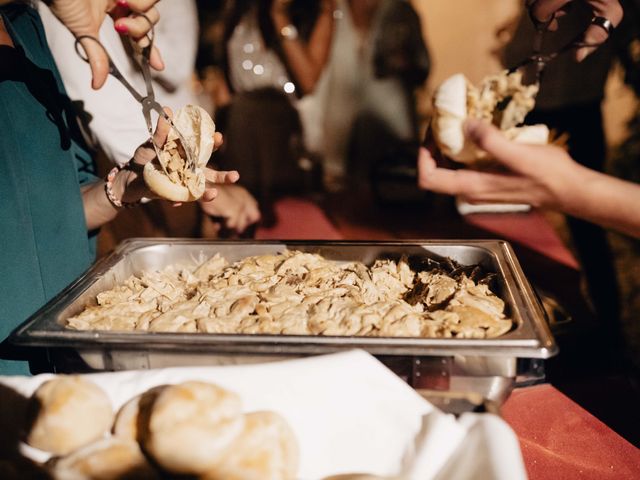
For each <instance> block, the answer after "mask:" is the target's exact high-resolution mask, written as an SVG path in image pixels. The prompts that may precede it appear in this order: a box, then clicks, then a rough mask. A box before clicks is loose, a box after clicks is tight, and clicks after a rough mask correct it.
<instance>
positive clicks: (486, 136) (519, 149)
mask: <svg viewBox="0 0 640 480" xmlns="http://www.w3.org/2000/svg"><path fill="white" fill-rule="evenodd" d="M464 130H465V135H466V136H467V138H469V139H470V140H471V141H472V142H473V143H475V144H476V145H477V146H478V147H480V148H481V149H482V150H484V151H485V152H487V153H488V154H489V156H490V157H491V158H493V159H495V160H497V161H498V162H499V163H501V164H502V165H504V166H506V167H507V168H509V169H511V170H514V171H517V172H523V171H528V170H529V167H530V163H531V162H532V161H535V159H534V158H532V154H533V153H534V152H532V149H531V147H532V146H531V145H526V144H523V143H516V142H513V141H511V140H508V139H507V138H506V137H505V136H504V135H503V134H502V132H500V130H498V129H497V128H496V127H495V126H493V125H491V124H490V123H488V122H485V121H482V120H478V119H470V120H467V121H466V122H465V124H464Z"/></svg>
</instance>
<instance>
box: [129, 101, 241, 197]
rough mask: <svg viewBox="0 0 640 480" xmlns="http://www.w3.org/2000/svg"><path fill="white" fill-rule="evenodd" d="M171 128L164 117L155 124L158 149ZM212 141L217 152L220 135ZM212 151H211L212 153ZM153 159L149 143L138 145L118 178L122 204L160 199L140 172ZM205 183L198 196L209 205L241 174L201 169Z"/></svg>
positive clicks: (220, 142)
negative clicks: (221, 188)
mask: <svg viewBox="0 0 640 480" xmlns="http://www.w3.org/2000/svg"><path fill="white" fill-rule="evenodd" d="M165 112H166V113H167V114H168V115H169V117H172V116H173V114H172V112H171V110H170V109H168V108H165ZM170 130H171V125H170V124H169V122H167V121H166V120H165V119H164V118H163V117H160V118H159V119H158V124H157V126H156V130H155V132H154V135H153V141H154V143H155V144H156V145H157V146H158V147H161V146H162V145H164V144H165V142H166V141H167V137H168V135H169V131H170ZM213 141H214V145H215V150H217V149H218V148H219V147H220V146H221V145H222V142H223V138H222V134H221V133H220V132H215V133H214V135H213ZM215 150H214V151H215ZM155 157H156V151H155V149H154V148H153V145H151V142H146V143H144V144H142V145H140V146H139V147H138V148H137V149H136V151H135V154H134V156H133V158H132V159H131V161H130V162H129V166H128V167H127V168H125V169H123V170H122V171H121V172H120V175H119V177H121V178H124V180H123V181H121V182H120V183H121V184H122V185H123V186H122V187H121V191H122V194H121V196H120V197H119V198H121V199H122V201H123V202H125V203H129V202H131V203H133V202H136V201H139V200H140V199H141V198H161V197H159V196H158V195H156V194H155V193H153V192H152V191H151V190H149V188H148V187H147V185H146V183H145V182H144V179H143V177H142V170H143V167H144V165H146V164H147V163H148V162H150V161H152V160H153V159H154V158H155ZM204 173H205V178H206V184H205V191H204V194H203V195H202V197H201V200H202V201H204V202H210V201H212V200H213V199H215V198H216V197H217V195H218V187H220V186H221V185H227V184H232V183H235V182H237V181H238V180H239V178H240V175H239V174H238V172H237V171H235V170H234V171H218V170H214V169H212V168H209V167H206V168H205V170H204ZM174 205H175V206H179V205H180V203H174Z"/></svg>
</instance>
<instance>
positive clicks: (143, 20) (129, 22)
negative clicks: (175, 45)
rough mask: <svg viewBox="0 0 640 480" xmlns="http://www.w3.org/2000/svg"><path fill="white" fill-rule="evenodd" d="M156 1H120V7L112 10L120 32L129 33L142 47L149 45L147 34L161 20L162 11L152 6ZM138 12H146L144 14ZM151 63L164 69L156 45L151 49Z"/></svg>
mask: <svg viewBox="0 0 640 480" xmlns="http://www.w3.org/2000/svg"><path fill="white" fill-rule="evenodd" d="M156 1H157V0H141V1H137V2H136V1H130V2H119V3H118V7H117V8H116V9H114V10H113V11H112V12H111V15H112V16H113V18H114V21H115V29H116V30H117V31H118V32H119V33H121V34H126V35H129V36H130V37H131V38H132V39H134V40H136V41H137V43H138V45H139V46H140V47H146V46H148V45H149V39H148V38H147V35H148V33H149V32H150V31H151V28H152V27H153V25H155V24H157V23H158V21H159V20H160V13H159V12H158V10H157V9H156V8H152V7H153V5H154V4H155V3H156ZM125 6H126V8H125ZM137 14H144V16H143V15H137ZM149 65H151V67H152V68H154V69H156V70H163V69H164V66H165V65H164V61H163V60H162V56H161V55H160V51H159V50H158V49H157V48H156V47H153V48H152V50H151V54H150V56H149Z"/></svg>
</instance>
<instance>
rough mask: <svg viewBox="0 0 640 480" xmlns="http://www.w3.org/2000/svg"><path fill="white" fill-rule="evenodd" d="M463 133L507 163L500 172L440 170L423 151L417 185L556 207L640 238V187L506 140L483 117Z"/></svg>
mask: <svg viewBox="0 0 640 480" xmlns="http://www.w3.org/2000/svg"><path fill="white" fill-rule="evenodd" d="M465 127H466V133H467V135H468V137H469V138H471V139H472V140H473V141H474V142H475V143H476V144H478V146H480V147H481V148H482V149H484V150H486V151H487V152H489V153H490V154H491V156H492V157H493V158H495V160H496V161H497V162H498V163H499V164H501V166H503V167H505V172H504V173H493V172H481V171H473V170H448V169H444V168H438V167H437V166H436V162H435V160H434V159H433V157H432V156H431V154H430V153H429V151H428V150H426V149H421V151H420V156H419V159H418V183H419V185H420V186H421V187H422V188H424V189H427V190H431V191H434V192H438V193H445V194H449V195H459V196H461V197H463V198H464V199H465V200H467V201H470V202H475V203H481V202H495V203H528V204H530V205H533V206H536V207H546V208H552V209H557V210H560V211H563V212H565V213H568V214H570V215H573V216H576V217H580V218H583V219H585V220H589V221H592V222H594V223H597V224H600V225H602V226H604V227H607V228H611V229H614V230H618V231H620V232H623V233H626V234H628V235H632V236H634V237H638V238H640V210H638V209H637V207H636V206H637V205H640V185H636V184H634V183H631V182H625V181H623V180H620V179H617V178H614V177H610V176H608V175H605V174H602V173H599V172H596V171H593V170H590V169H588V168H585V167H583V166H581V165H579V164H578V163H576V162H574V161H573V160H572V159H571V157H569V155H568V154H567V152H565V151H564V150H563V149H561V148H559V147H555V146H551V145H544V146H542V145H525V144H518V143H514V142H511V141H509V140H507V139H506V138H505V137H504V136H503V135H502V134H501V133H500V131H499V130H497V129H496V128H495V127H493V126H491V125H489V124H487V123H484V122H482V121H468V122H467V123H466V125H465Z"/></svg>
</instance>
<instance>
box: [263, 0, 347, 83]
mask: <svg viewBox="0 0 640 480" xmlns="http://www.w3.org/2000/svg"><path fill="white" fill-rule="evenodd" d="M321 3H322V5H321V10H320V15H319V16H318V19H317V21H316V24H315V25H314V28H313V32H311V37H310V38H309V43H308V44H305V43H304V42H302V41H301V40H300V38H296V39H286V38H281V40H280V41H281V43H282V48H283V50H284V53H285V55H286V56H287V61H288V64H289V67H290V68H291V70H292V72H293V74H294V76H295V79H296V81H297V84H298V86H299V87H300V88H301V89H302V92H303V93H305V94H307V93H311V92H312V91H313V89H314V88H315V86H316V83H317V82H318V79H319V78H320V75H321V74H322V70H323V69H324V66H325V63H326V62H327V58H328V57H329V51H330V49H331V37H332V36H333V10H334V8H335V3H334V0H322V2H321ZM287 4H288V2H287V0H274V2H273V6H272V8H271V17H272V19H273V24H274V26H275V29H276V32H278V34H280V32H281V31H282V29H283V28H284V27H285V26H287V25H290V24H291V19H290V18H289V15H288V14H287V9H286V5H287Z"/></svg>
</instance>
